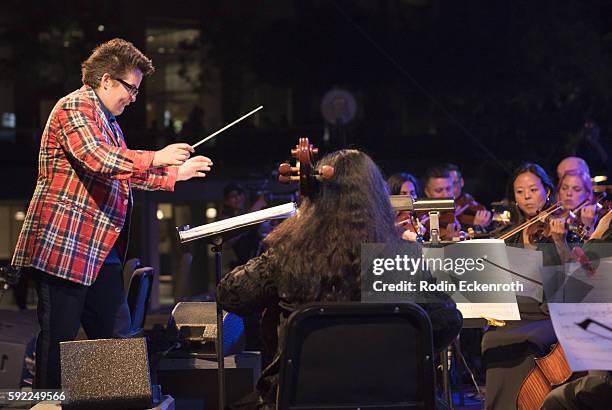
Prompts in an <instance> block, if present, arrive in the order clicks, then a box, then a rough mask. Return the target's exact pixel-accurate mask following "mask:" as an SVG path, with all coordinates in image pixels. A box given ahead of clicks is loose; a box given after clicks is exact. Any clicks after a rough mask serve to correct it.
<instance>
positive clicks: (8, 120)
mask: <svg viewBox="0 0 612 410" xmlns="http://www.w3.org/2000/svg"><path fill="white" fill-rule="evenodd" d="M16 125H17V119H16V117H15V113H14V112H3V113H2V126H3V127H4V128H15V126H16Z"/></svg>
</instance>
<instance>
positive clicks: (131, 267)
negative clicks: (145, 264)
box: [123, 258, 142, 295]
mask: <svg viewBox="0 0 612 410" xmlns="http://www.w3.org/2000/svg"><path fill="white" fill-rule="evenodd" d="M141 266H142V262H140V258H132V259H128V260H127V261H126V262H125V265H123V289H125V294H126V295H127V294H128V291H129V289H130V282H131V281H132V275H133V274H134V271H135V270H136V269H138V268H140V267H141Z"/></svg>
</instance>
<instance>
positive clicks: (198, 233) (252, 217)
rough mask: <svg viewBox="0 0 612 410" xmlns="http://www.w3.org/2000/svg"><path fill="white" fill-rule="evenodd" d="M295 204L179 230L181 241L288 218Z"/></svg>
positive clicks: (293, 210) (294, 208)
mask: <svg viewBox="0 0 612 410" xmlns="http://www.w3.org/2000/svg"><path fill="white" fill-rule="evenodd" d="M296 209H297V206H296V205H295V203H293V202H290V203H287V204H283V205H278V206H273V207H271V208H266V209H262V210H261V211H256V212H250V213H248V214H243V215H238V216H235V217H233V218H228V219H224V220H222V221H217V222H213V223H210V224H206V225H201V226H198V227H195V228H191V229H187V230H184V231H179V237H180V239H181V242H183V243H184V242H189V241H193V240H196V239H200V238H205V237H208V236H212V235H218V234H220V233H223V232H227V231H231V230H234V229H239V228H243V227H245V226H249V225H255V224H258V223H261V222H264V221H268V220H270V219H284V218H289V217H290V216H292V215H293V214H295V212H296Z"/></svg>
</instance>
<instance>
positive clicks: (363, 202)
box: [266, 150, 400, 303]
mask: <svg viewBox="0 0 612 410" xmlns="http://www.w3.org/2000/svg"><path fill="white" fill-rule="evenodd" d="M323 165H330V166H332V167H334V175H333V177H332V178H331V179H330V180H327V181H324V182H321V183H320V184H319V186H318V189H317V192H315V193H314V194H313V195H311V196H310V197H307V198H304V199H303V200H302V203H301V204H300V207H299V209H298V212H297V214H296V215H295V216H293V217H291V218H289V219H287V220H286V221H284V222H283V223H282V224H280V225H279V226H278V227H276V229H274V231H272V233H270V235H268V237H267V238H266V242H267V244H268V245H269V247H270V249H271V250H273V252H274V254H275V255H277V257H278V262H279V266H281V267H282V269H281V271H282V273H280V274H281V275H286V276H287V277H285V278H280V279H281V280H280V282H282V283H284V284H287V289H286V291H287V293H288V294H286V295H281V296H282V297H286V298H287V299H289V300H291V301H292V302H298V303H306V302H309V301H342V300H359V297H360V283H361V281H360V268H361V266H360V264H361V244H362V243H366V242H386V243H390V242H398V241H399V240H400V239H399V236H398V233H397V231H396V229H395V226H394V216H393V215H394V213H393V210H392V208H391V204H390V203H389V196H388V195H389V194H388V192H387V189H386V185H385V181H384V179H383V177H382V175H381V172H380V170H379V169H378V167H377V166H376V164H375V163H374V161H372V159H371V158H370V157H369V156H368V155H367V154H365V153H363V152H361V151H358V150H341V151H336V152H333V153H331V154H328V155H326V156H325V157H323V158H322V159H321V160H320V161H319V162H318V164H317V166H316V168H317V169H320V168H321V167H322V166H323Z"/></svg>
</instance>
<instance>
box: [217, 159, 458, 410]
mask: <svg viewBox="0 0 612 410" xmlns="http://www.w3.org/2000/svg"><path fill="white" fill-rule="evenodd" d="M323 166H331V167H333V169H334V173H333V176H331V178H329V179H327V180H324V181H321V182H317V185H316V190H315V192H314V193H312V194H310V196H303V197H302V202H301V204H300V206H299V208H298V211H297V214H296V215H295V216H293V217H291V218H289V219H287V220H285V221H284V222H282V223H281V224H280V225H279V226H277V227H276V229H274V230H273V231H272V232H271V233H270V235H268V237H267V238H266V239H265V241H266V242H267V243H268V245H269V246H268V249H267V250H266V252H264V253H263V254H262V255H261V256H258V257H256V258H254V259H251V260H250V261H249V262H248V263H247V264H245V265H243V266H239V267H237V268H235V269H234V270H233V271H231V272H230V273H228V274H227V275H226V276H225V277H224V278H223V279H222V280H221V282H220V284H219V286H218V287H217V301H218V303H220V304H221V305H222V306H223V308H224V309H225V310H227V311H230V312H235V313H238V314H241V315H245V314H250V313H251V312H253V311H259V310H262V309H264V308H265V309H274V311H275V312H277V313H276V325H277V326H276V327H275V328H274V329H268V330H270V331H271V336H273V337H274V338H276V337H280V338H282V337H283V336H282V335H284V334H285V332H284V329H285V326H286V323H287V319H288V317H289V315H290V314H291V312H292V311H294V310H295V309H297V308H299V307H300V305H302V304H305V303H308V302H313V301H323V302H336V301H338V302H339V301H359V300H360V298H361V291H360V290H361V289H360V269H361V262H360V255H361V244H362V243H365V242H386V243H397V242H399V241H400V238H399V235H398V233H397V230H396V228H395V224H394V214H393V209H392V208H391V204H390V202H389V199H388V194H387V189H386V185H385V181H384V180H383V178H382V175H381V173H380V171H379V169H378V167H377V166H376V164H375V163H374V162H373V161H372V159H370V157H369V156H367V155H366V154H364V153H363V152H361V151H357V150H341V151H336V152H333V153H331V154H328V155H326V156H325V157H324V158H322V159H321V161H319V163H318V165H317V167H316V169H317V170H321V169H322V168H323ZM439 296H440V299H439V302H440V303H426V304H423V305H422V307H423V308H424V309H425V310H426V311H427V312H428V314H429V316H430V318H431V320H432V324H433V341H434V347H435V349H436V350H437V351H440V350H442V349H443V348H444V347H446V346H447V345H448V343H449V342H450V341H451V340H453V339H454V338H455V337H456V335H457V334H458V332H459V330H460V329H461V325H462V319H461V314H460V313H459V312H458V311H457V309H456V308H455V306H454V303H453V302H452V301H450V299H447V298H446V297H445V296H443V295H439ZM436 297H437V296H436ZM265 330H266V329H264V331H265ZM267 340H269V339H267ZM282 346H283V341H282V339H281V340H277V343H273V344H272V345H270V346H267V349H273V350H272V351H273V352H275V355H274V359H273V361H272V363H271V364H270V365H269V366H267V367H266V368H265V369H264V370H263V371H262V376H261V378H260V379H259V381H258V383H257V392H256V393H254V395H256V396H257V398H254V397H251V400H253V402H251V403H250V404H251V406H250V407H248V406H249V403H247V402H248V400H249V399H248V398H245V399H244V400H243V401H242V403H241V404H242V405H243V407H245V408H247V407H248V408H253V407H255V406H256V405H258V406H259V407H258V408H262V407H263V408H275V403H276V392H277V383H278V376H279V374H278V372H279V360H280V357H281V354H282V352H281V349H282Z"/></svg>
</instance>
